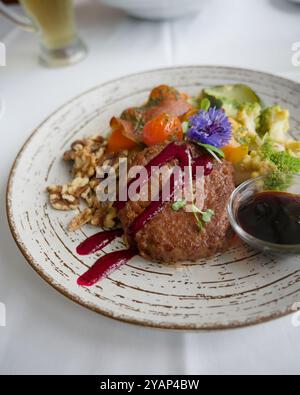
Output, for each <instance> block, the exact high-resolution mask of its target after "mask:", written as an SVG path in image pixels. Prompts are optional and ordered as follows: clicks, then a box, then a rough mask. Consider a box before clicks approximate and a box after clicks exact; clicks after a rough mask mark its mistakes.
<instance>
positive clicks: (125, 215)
mask: <svg viewBox="0 0 300 395" xmlns="http://www.w3.org/2000/svg"><path fill="white" fill-rule="evenodd" d="M164 146H165V145H155V146H152V147H150V148H146V149H145V150H144V151H141V152H139V153H137V154H136V155H135V157H134V158H133V160H132V162H131V163H130V167H131V166H145V165H146V164H147V163H148V162H149V161H150V160H151V159H153V158H154V157H155V156H157V155H158V154H159V153H160V152H161V150H162V149H163V148H164ZM192 151H193V154H194V155H195V156H200V155H203V154H205V153H204V152H203V151H202V150H201V149H200V148H198V147H196V146H192ZM212 161H213V165H214V169H213V171H212V172H211V174H210V175H209V176H207V177H205V204H204V210H206V209H212V210H214V212H215V215H214V217H213V219H212V221H211V223H209V224H206V226H205V231H202V232H200V231H199V227H198V225H197V222H196V220H195V217H194V215H193V213H187V212H186V211H185V210H180V211H178V212H177V211H174V210H173V209H172V203H166V204H165V206H164V209H163V210H162V211H161V212H160V213H159V214H157V215H156V216H155V217H154V218H153V219H151V221H149V222H148V223H147V224H146V225H145V226H144V228H143V229H142V230H140V231H139V232H138V233H137V234H136V235H135V236H134V239H130V237H129V236H128V228H129V226H130V225H131V224H132V222H133V221H134V220H135V219H136V218H137V217H138V216H139V215H140V214H141V213H142V212H143V210H144V209H145V207H147V206H148V205H149V204H150V202H141V201H138V202H132V201H129V202H128V203H127V204H126V206H125V207H124V208H123V209H122V210H120V212H119V218H120V221H121V224H122V226H123V228H124V231H125V236H126V238H127V241H128V242H129V244H131V245H134V246H137V247H138V250H139V252H140V254H141V255H142V256H143V257H145V258H147V259H150V260H153V261H158V262H165V263H175V262H180V261H188V260H190V261H195V260H197V259H200V258H205V257H208V256H211V255H213V254H215V253H217V252H222V251H224V250H226V249H227V248H228V245H229V243H230V241H231V238H232V231H231V227H230V223H229V220H228V217H227V210H226V206H227V202H228V199H229V197H230V195H231V193H232V191H233V190H234V188H235V185H234V179H233V167H232V165H231V164H230V163H229V162H226V161H223V162H222V163H219V162H217V161H216V160H213V159H212Z"/></svg>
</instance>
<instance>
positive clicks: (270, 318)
mask: <svg viewBox="0 0 300 395" xmlns="http://www.w3.org/2000/svg"><path fill="white" fill-rule="evenodd" d="M192 68H194V69H210V68H211V69H220V70H222V69H223V70H226V69H227V70H232V71H233V72H234V71H236V72H248V73H254V74H256V75H262V76H266V77H269V78H270V77H271V78H275V79H277V80H278V81H282V82H285V83H289V84H292V85H293V86H294V88H297V90H299V94H300V83H298V82H297V81H293V80H291V79H288V78H284V77H281V76H277V75H275V74H272V73H268V72H264V71H259V70H255V69H251V68H241V67H230V66H222V65H182V66H175V67H162V68H156V69H149V70H146V71H141V72H137V73H132V74H127V75H124V76H121V77H119V78H115V79H111V80H109V81H106V82H103V83H101V84H99V85H96V86H94V87H92V88H90V89H87V90H85V91H84V92H82V93H80V94H78V95H77V96H75V97H73V98H71V99H70V100H68V101H66V102H64V103H63V104H61V105H60V106H59V107H57V108H56V109H55V110H54V111H53V112H52V113H51V114H50V115H49V116H48V117H47V118H46V119H45V120H44V121H42V122H41V123H40V124H39V125H38V126H37V127H36V128H35V129H34V130H33V131H32V133H31V134H30V135H29V137H28V138H27V139H26V140H25V142H24V143H23V145H21V148H20V149H19V151H18V153H17V155H16V157H15V159H14V161H13V163H12V167H11V169H10V171H9V175H8V180H7V186H6V216H7V221H8V225H9V229H10V232H11V234H12V236H13V239H14V241H15V243H16V245H17V247H18V249H19V250H20V252H21V253H22V255H23V257H24V258H25V260H26V261H27V263H29V265H30V266H31V268H32V269H33V270H34V271H35V272H36V273H37V274H38V275H39V276H40V277H41V278H42V279H43V280H44V281H45V282H46V283H47V284H48V285H49V286H51V287H52V288H54V289H55V290H56V291H58V292H59V293H60V294H61V295H63V296H65V297H66V298H68V299H69V300H71V301H73V302H75V303H76V304H78V305H80V306H82V307H85V308H87V309H89V310H91V311H93V312H94V313H97V314H100V315H102V316H104V317H106V318H110V319H113V320H114V321H117V322H122V323H125V324H130V325H135V326H140V327H147V328H153V329H160V330H174V331H199V332H200V331H201V332H205V331H225V330H226V331H227V330H233V329H241V328H247V327H252V326H256V325H259V324H264V323H267V322H270V321H274V320H276V319H279V318H283V317H286V316H288V315H290V314H292V313H295V312H296V311H297V310H293V309H292V308H291V307H290V308H288V309H287V310H286V311H284V312H278V313H273V314H271V315H267V316H265V317H261V318H259V319H253V320H251V321H248V322H234V323H231V324H228V325H225V324H224V325H208V326H205V325H194V324H190V325H182V324H178V325H176V324H167V323H160V324H154V323H152V322H151V321H147V320H139V319H134V318H132V319H128V318H124V317H122V316H120V317H118V316H115V315H113V314H112V313H109V312H107V311H104V310H102V309H101V308H100V307H98V306H96V305H94V304H92V303H89V302H85V301H83V300H82V299H81V298H80V297H75V295H74V294H73V293H72V292H70V291H69V292H67V291H66V290H65V289H64V288H63V287H62V286H60V285H59V284H57V283H55V282H54V281H53V280H52V279H51V278H50V277H49V276H48V275H47V274H46V273H45V272H44V271H43V270H42V269H39V267H38V264H37V263H36V262H35V260H34V258H33V257H32V256H31V254H30V253H29V252H28V251H27V248H26V247H25V246H24V245H23V243H22V242H21V241H20V238H21V237H20V234H19V233H18V231H17V229H16V226H15V224H14V221H13V215H14V214H13V209H12V196H11V195H12V189H13V184H14V181H15V172H16V169H17V166H18V163H19V162H20V160H21V159H22V156H23V152H24V151H25V149H26V148H27V146H28V145H29V144H30V142H31V140H32V139H33V138H34V137H35V135H36V134H37V133H38V132H39V130H40V129H41V128H42V127H43V126H44V125H45V124H46V123H47V122H48V121H49V120H50V119H51V118H52V117H53V116H55V115H56V114H57V113H58V112H59V111H61V110H62V109H63V108H65V107H67V106H68V105H70V104H72V103H73V102H75V101H76V100H78V99H80V98H81V97H82V96H85V95H87V94H89V93H92V92H93V91H95V90H98V89H100V88H103V87H105V86H107V85H110V84H112V83H116V82H121V81H122V80H126V79H128V78H133V77H136V76H141V75H145V74H150V73H155V72H163V71H168V70H183V69H192ZM299 310H300V308H299Z"/></svg>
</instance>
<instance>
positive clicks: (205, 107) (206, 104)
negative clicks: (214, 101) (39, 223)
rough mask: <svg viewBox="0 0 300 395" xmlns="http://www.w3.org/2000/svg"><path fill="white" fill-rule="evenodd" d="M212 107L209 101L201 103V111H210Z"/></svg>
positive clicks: (203, 100) (205, 100)
mask: <svg viewBox="0 0 300 395" xmlns="http://www.w3.org/2000/svg"><path fill="white" fill-rule="evenodd" d="M210 107H211V103H210V100H209V99H202V100H201V102H200V110H204V111H208V110H209V109H210Z"/></svg>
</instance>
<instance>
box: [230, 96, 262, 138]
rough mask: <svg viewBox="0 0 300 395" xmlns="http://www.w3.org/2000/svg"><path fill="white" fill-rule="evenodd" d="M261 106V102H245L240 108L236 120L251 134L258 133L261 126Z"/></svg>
mask: <svg viewBox="0 0 300 395" xmlns="http://www.w3.org/2000/svg"><path fill="white" fill-rule="evenodd" d="M260 114H261V106H260V104H259V103H245V104H243V105H241V106H240V107H239V109H238V113H237V117H236V120H237V121H238V122H239V123H240V124H241V125H242V126H243V127H244V128H245V129H246V130H248V132H249V133H251V134H256V130H257V127H258V126H259V117H260Z"/></svg>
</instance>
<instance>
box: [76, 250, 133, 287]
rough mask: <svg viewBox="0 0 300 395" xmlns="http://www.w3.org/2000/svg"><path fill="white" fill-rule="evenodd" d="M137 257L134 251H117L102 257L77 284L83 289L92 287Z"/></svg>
mask: <svg viewBox="0 0 300 395" xmlns="http://www.w3.org/2000/svg"><path fill="white" fill-rule="evenodd" d="M135 255H136V251H134V250H131V249H129V250H123V251H115V252H111V253H110V254H107V255H104V256H102V257H101V258H100V259H98V261H97V262H96V263H95V264H94V265H93V266H92V267H91V268H90V269H89V270H88V271H87V272H86V273H84V274H83V275H82V276H80V277H79V279H78V280H77V284H78V285H80V286H83V287H91V286H92V285H94V284H96V283H97V282H98V281H100V280H101V279H103V278H105V277H107V276H108V275H109V274H110V273H111V272H113V271H114V270H117V269H118V268H119V267H120V266H122V265H125V263H127V262H128V261H129V260H130V259H132V258H133V257H134V256H135Z"/></svg>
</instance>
